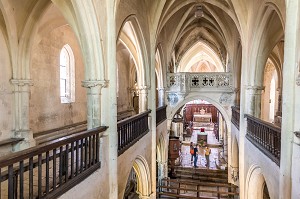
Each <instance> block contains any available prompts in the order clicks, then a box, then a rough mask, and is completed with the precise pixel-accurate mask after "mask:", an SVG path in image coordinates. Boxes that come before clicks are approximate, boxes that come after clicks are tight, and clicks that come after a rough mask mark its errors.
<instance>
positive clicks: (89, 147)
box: [0, 127, 108, 199]
mask: <svg viewBox="0 0 300 199" xmlns="http://www.w3.org/2000/svg"><path fill="white" fill-rule="evenodd" d="M107 128H108V127H98V128H95V129H91V130H88V131H83V132H80V133H77V134H73V135H69V136H65V137H63V138H59V139H56V140H53V141H50V142H48V143H45V144H41V145H38V146H35V147H32V148H29V149H26V150H23V151H19V152H15V153H12V154H9V155H7V156H3V157H1V158H0V172H1V176H0V187H1V183H2V182H4V181H7V183H4V185H5V186H7V189H4V190H5V191H7V193H6V192H5V194H7V196H8V198H9V199H11V198H56V197H58V196H60V195H61V194H63V193H65V192H66V191H67V190H69V189H71V188H72V187H74V186H75V185H76V184H78V183H80V182H81V181H82V180H83V179H84V178H86V177H88V176H89V175H90V174H92V173H93V172H94V171H96V170H97V169H99V168H100V158H99V157H100V154H99V153H100V151H99V150H100V137H101V136H102V134H103V132H104V131H105V130H106V129H107ZM43 165H44V166H45V167H44V166H43ZM50 166H51V167H50ZM25 176H28V178H25ZM35 181H37V188H34V187H35V186H36V185H35V184H34V182H35ZM45 185H46V186H45ZM25 190H26V191H25ZM25 194H26V195H25Z"/></svg>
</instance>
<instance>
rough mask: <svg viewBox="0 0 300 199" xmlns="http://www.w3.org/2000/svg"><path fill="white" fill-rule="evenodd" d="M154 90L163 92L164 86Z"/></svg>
mask: <svg viewBox="0 0 300 199" xmlns="http://www.w3.org/2000/svg"><path fill="white" fill-rule="evenodd" d="M156 90H158V92H163V91H165V88H156Z"/></svg>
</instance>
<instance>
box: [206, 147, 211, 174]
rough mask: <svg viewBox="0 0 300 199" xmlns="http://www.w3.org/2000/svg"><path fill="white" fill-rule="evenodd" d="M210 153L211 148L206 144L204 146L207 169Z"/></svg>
mask: <svg viewBox="0 0 300 199" xmlns="http://www.w3.org/2000/svg"><path fill="white" fill-rule="evenodd" d="M210 153H211V149H210V148H209V147H208V146H206V148H205V159H206V167H207V168H208V169H209V164H210V161H209V155H210Z"/></svg>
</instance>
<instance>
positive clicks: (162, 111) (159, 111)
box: [156, 105, 167, 126]
mask: <svg viewBox="0 0 300 199" xmlns="http://www.w3.org/2000/svg"><path fill="white" fill-rule="evenodd" d="M166 109H167V106H166V105H165V106H161V107H158V108H156V126H158V125H159V124H160V123H162V122H163V121H165V120H166V119H167V112H166Z"/></svg>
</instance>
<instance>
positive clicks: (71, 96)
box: [59, 44, 75, 103]
mask: <svg viewBox="0 0 300 199" xmlns="http://www.w3.org/2000/svg"><path fill="white" fill-rule="evenodd" d="M59 71H60V101H61V103H71V102H75V59H74V54H73V51H72V49H71V47H70V46H69V45H68V44H66V45H64V47H63V48H62V49H61V51H60V67H59Z"/></svg>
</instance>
